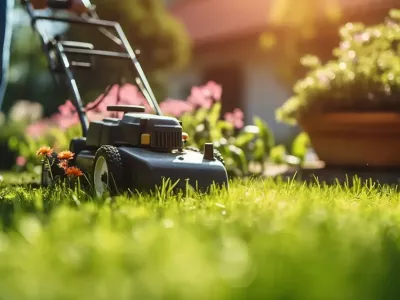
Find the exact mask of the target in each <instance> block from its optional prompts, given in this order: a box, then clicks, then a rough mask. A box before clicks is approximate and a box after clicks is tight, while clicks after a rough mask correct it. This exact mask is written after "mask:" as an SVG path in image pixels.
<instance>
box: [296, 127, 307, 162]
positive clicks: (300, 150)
mask: <svg viewBox="0 0 400 300" xmlns="http://www.w3.org/2000/svg"><path fill="white" fill-rule="evenodd" d="M309 147H310V139H309V137H308V135H307V133H305V132H302V133H300V134H299V135H298V136H297V137H296V138H295V139H294V141H293V144H292V155H294V156H296V157H298V158H299V159H300V160H301V161H304V158H305V156H306V154H307V150H308V148H309Z"/></svg>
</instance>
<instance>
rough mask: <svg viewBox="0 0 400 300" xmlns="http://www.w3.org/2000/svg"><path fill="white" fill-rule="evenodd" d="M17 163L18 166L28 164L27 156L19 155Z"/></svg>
mask: <svg viewBox="0 0 400 300" xmlns="http://www.w3.org/2000/svg"><path fill="white" fill-rule="evenodd" d="M16 164H17V166H18V167H23V166H25V165H26V158H25V157H23V156H18V157H17V159H16Z"/></svg>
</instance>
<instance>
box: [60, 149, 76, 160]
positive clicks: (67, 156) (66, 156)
mask: <svg viewBox="0 0 400 300" xmlns="http://www.w3.org/2000/svg"><path fill="white" fill-rule="evenodd" d="M74 155H75V154H74V153H72V152H71V151H62V152H60V153H59V154H58V156H57V157H58V159H60V160H69V159H73V158H74Z"/></svg>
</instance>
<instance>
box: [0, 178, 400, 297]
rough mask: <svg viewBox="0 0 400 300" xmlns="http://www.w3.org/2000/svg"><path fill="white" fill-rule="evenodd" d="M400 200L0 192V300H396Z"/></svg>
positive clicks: (392, 196) (383, 192)
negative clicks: (99, 196) (106, 196)
mask: <svg viewBox="0 0 400 300" xmlns="http://www.w3.org/2000/svg"><path fill="white" fill-rule="evenodd" d="M399 200H400V194H399V193H398V192H397V191H396V190H395V189H394V188H389V187H385V186H383V187H380V186H373V185H365V186H362V185H361V183H360V182H357V181H356V182H355V185H354V186H353V187H350V186H344V187H340V186H333V187H327V186H321V185H318V184H315V185H313V186H306V185H302V184H299V183H295V182H274V181H272V180H265V181H262V180H254V181H240V182H239V181H237V182H234V183H232V185H231V189H230V192H229V193H227V192H225V191H215V192H214V193H213V194H212V195H210V196H199V195H192V194H190V195H185V196H182V195H178V196H171V195H169V194H168V193H167V192H165V191H164V192H160V193H159V194H157V195H153V196H152V197H150V196H141V197H134V198H130V199H128V198H126V197H119V198H116V199H105V200H96V201H94V200H90V199H85V197H84V195H82V194H79V193H76V192H73V191H68V190H63V189H57V190H53V191H51V190H33V189H28V188H16V187H7V184H4V183H3V188H0V214H1V216H0V220H1V223H2V224H3V228H4V230H3V231H2V233H1V234H0V276H1V280H0V299H38V300H46V299H52V300H54V299H57V300H63V299H74V300H75V299H85V300H88V299H145V300H150V299H190V300H194V299H202V300H203V299H284V300H288V299H304V300H310V299H324V300H325V299H341V300H342V299H352V300H353V299H357V300H358V299H363V300H365V299H396V298H397V296H398V295H399V294H400V287H398V277H399V275H400V202H399Z"/></svg>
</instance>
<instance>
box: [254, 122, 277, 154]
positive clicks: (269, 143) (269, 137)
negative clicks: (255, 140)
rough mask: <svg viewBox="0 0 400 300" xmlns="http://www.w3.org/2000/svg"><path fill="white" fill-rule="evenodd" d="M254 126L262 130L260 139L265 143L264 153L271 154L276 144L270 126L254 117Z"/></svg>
mask: <svg viewBox="0 0 400 300" xmlns="http://www.w3.org/2000/svg"><path fill="white" fill-rule="evenodd" d="M254 125H256V126H257V127H258V128H259V130H260V133H259V134H260V138H261V139H262V140H263V141H264V151H265V152H267V153H269V151H270V150H271V148H272V147H273V146H274V144H275V138H274V135H273V133H272V131H271V129H270V128H269V126H268V125H267V124H266V123H265V122H264V121H263V120H262V119H261V118H259V117H257V116H256V117H254Z"/></svg>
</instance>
